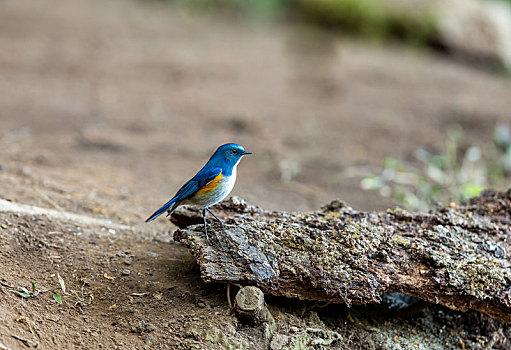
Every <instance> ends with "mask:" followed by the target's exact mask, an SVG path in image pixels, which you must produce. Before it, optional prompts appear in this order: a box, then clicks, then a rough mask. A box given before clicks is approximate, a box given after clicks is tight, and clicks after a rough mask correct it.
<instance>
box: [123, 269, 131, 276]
mask: <svg viewBox="0 0 511 350" xmlns="http://www.w3.org/2000/svg"><path fill="white" fill-rule="evenodd" d="M130 273H131V271H130V270H128V269H124V270H122V271H121V276H129V274H130Z"/></svg>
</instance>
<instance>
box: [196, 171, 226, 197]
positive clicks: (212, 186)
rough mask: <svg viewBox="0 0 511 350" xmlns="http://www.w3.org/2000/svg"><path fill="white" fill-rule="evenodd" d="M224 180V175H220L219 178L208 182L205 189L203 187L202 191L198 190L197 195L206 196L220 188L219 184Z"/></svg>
mask: <svg viewBox="0 0 511 350" xmlns="http://www.w3.org/2000/svg"><path fill="white" fill-rule="evenodd" d="M223 178H224V176H223V175H222V173H220V174H218V175H217V177H215V178H214V179H213V180H211V181H210V182H208V183H207V184H206V185H205V186H204V187H202V188H201V189H200V190H198V191H197V192H196V193H195V194H196V195H202V194H206V193H209V192H211V191H213V190H214V189H215V188H216V187H217V186H218V183H219V182H220V180H222V179H223Z"/></svg>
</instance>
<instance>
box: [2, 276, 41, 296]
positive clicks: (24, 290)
mask: <svg viewBox="0 0 511 350" xmlns="http://www.w3.org/2000/svg"><path fill="white" fill-rule="evenodd" d="M18 289H19V290H16V289H8V291H9V292H12V293H14V294H16V295H18V296H20V297H22V298H33V297H36V296H37V295H38V294H39V292H40V290H38V289H36V287H35V281H34V280H32V291H29V290H28V289H27V288H25V287H19V286H18Z"/></svg>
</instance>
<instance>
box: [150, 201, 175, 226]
mask: <svg viewBox="0 0 511 350" xmlns="http://www.w3.org/2000/svg"><path fill="white" fill-rule="evenodd" d="M172 204H174V206H173V207H172V209H170V211H169V214H172V212H173V211H174V210H175V209H176V208H177V206H178V205H179V202H176V198H172V199H171V200H170V201H168V202H167V203H165V204H164V205H163V206H162V207H161V208H160V209H158V210H156V211H155V212H154V213H153V215H151V216H150V217H149V218H148V219H147V220H146V221H145V222H149V221H153V220H154V219H156V218H157V217H158V216H160V215H161V214H163V213H164V212H165V211H166V210H169V208H170V206H171V205H172Z"/></svg>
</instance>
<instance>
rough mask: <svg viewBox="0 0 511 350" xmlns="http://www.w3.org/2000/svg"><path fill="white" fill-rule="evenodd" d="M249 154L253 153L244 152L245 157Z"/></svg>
mask: <svg viewBox="0 0 511 350" xmlns="http://www.w3.org/2000/svg"><path fill="white" fill-rule="evenodd" d="M247 154H252V152H247V151H245V152H243V155H244V156H246V155H247Z"/></svg>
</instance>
